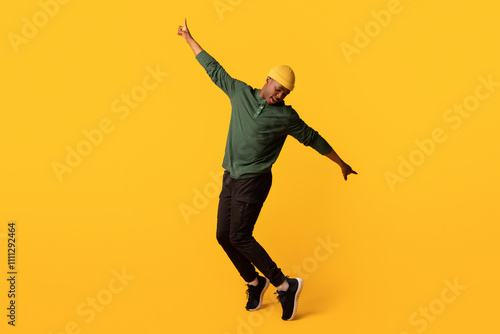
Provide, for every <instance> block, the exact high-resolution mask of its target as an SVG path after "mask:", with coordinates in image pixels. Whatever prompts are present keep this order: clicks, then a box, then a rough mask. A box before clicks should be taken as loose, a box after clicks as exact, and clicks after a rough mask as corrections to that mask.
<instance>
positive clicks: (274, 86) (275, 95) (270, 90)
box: [261, 77, 290, 104]
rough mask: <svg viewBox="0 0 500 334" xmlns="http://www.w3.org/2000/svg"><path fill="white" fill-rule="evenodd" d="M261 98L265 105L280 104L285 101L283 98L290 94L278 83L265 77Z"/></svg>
mask: <svg viewBox="0 0 500 334" xmlns="http://www.w3.org/2000/svg"><path fill="white" fill-rule="evenodd" d="M261 93H262V96H261V97H262V98H264V99H265V100H266V102H267V104H276V103H280V102H281V101H283V100H284V99H285V97H286V96H287V95H288V94H290V90H288V89H286V88H285V87H283V86H282V85H281V84H280V83H279V82H278V81H276V80H274V79H272V78H271V77H267V79H266V84H265V85H264V87H263V88H262V91H261Z"/></svg>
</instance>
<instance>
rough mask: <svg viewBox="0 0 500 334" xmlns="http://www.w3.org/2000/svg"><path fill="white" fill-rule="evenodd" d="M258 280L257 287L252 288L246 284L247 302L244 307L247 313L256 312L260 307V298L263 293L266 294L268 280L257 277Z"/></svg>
mask: <svg viewBox="0 0 500 334" xmlns="http://www.w3.org/2000/svg"><path fill="white" fill-rule="evenodd" d="M257 279H258V280H259V284H257V286H253V285H250V284H247V286H248V289H247V296H248V302H247V306H246V307H245V308H246V309H247V310H248V311H257V310H258V309H259V308H260V307H261V305H262V296H264V292H266V290H267V288H268V287H269V280H268V279H267V278H265V277H262V276H257Z"/></svg>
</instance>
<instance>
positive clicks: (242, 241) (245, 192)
mask: <svg viewBox="0 0 500 334" xmlns="http://www.w3.org/2000/svg"><path fill="white" fill-rule="evenodd" d="M271 184H272V174H271V172H268V173H265V174H263V175H259V176H257V177H253V178H249V179H242V180H236V179H233V178H232V177H231V175H230V173H229V172H228V171H225V172H224V177H223V181H222V191H221V193H220V196H219V210H218V213H217V241H218V242H219V244H220V245H221V246H222V248H224V250H225V251H226V253H227V255H228V256H229V258H230V259H231V261H232V262H233V264H234V266H235V267H236V269H237V270H238V272H239V273H240V275H241V277H243V279H244V280H245V281H246V282H251V281H253V280H254V279H255V278H256V277H257V275H258V274H257V272H256V271H255V267H257V269H259V271H260V272H261V273H262V274H263V275H264V276H266V277H267V278H268V279H269V280H270V281H271V284H273V285H274V286H278V285H280V284H281V283H283V282H284V281H285V275H283V273H282V272H281V269H279V268H278V267H277V266H276V263H274V261H273V260H272V259H271V257H270V256H269V255H268V254H267V252H266V251H265V250H264V248H262V246H261V245H260V244H259V243H258V242H257V241H256V240H255V239H254V237H253V236H252V232H253V229H254V226H255V223H256V222H257V218H258V217H259V213H260V210H261V209H262V205H263V204H264V201H265V200H266V198H267V195H268V193H269V190H270V189H271ZM254 266H255V267H254Z"/></svg>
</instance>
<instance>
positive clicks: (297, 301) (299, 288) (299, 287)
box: [286, 277, 304, 321]
mask: <svg viewBox="0 0 500 334" xmlns="http://www.w3.org/2000/svg"><path fill="white" fill-rule="evenodd" d="M296 280H297V282H298V287H297V293H296V294H295V300H294V301H293V313H292V316H291V317H290V319H286V321H290V320H293V318H294V317H295V313H297V309H298V307H299V296H300V293H301V292H302V287H303V286H304V282H303V281H302V278H300V277H297V278H296Z"/></svg>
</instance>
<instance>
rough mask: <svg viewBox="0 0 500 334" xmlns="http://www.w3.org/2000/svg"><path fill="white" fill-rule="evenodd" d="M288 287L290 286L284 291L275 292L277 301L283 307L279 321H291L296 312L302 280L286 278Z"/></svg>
mask: <svg viewBox="0 0 500 334" xmlns="http://www.w3.org/2000/svg"><path fill="white" fill-rule="evenodd" d="M287 281H288V285H289V286H290V287H289V288H288V290H286V291H276V292H275V293H277V294H278V297H277V298H278V300H279V302H280V303H281V306H282V307H283V315H282V316H281V319H283V320H292V319H293V317H295V313H296V312H297V306H298V303H299V295H300V292H301V291H302V286H303V285H304V283H303V282H302V278H287Z"/></svg>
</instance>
